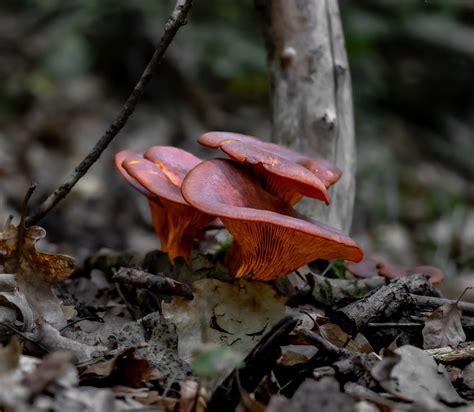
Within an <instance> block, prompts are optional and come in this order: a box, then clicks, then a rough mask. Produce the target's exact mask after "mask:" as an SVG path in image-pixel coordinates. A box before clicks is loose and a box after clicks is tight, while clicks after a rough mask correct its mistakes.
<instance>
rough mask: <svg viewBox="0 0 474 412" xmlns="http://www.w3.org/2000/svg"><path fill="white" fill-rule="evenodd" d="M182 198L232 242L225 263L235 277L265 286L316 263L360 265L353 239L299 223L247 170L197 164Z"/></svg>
mask: <svg viewBox="0 0 474 412" xmlns="http://www.w3.org/2000/svg"><path fill="white" fill-rule="evenodd" d="M181 192H182V194H183V197H184V199H185V200H186V201H187V202H188V203H189V204H190V205H192V206H194V207H195V208H196V209H199V210H200V211H201V212H203V213H206V214H209V215H215V216H218V217H219V218H220V219H221V220H222V222H223V223H224V225H225V227H226V228H227V230H228V231H229V232H230V233H231V234H232V236H233V237H234V242H233V244H232V246H231V247H230V249H229V251H228V252H227V255H226V257H225V262H224V263H225V264H226V266H227V267H228V268H229V271H230V273H231V274H232V275H233V276H234V277H247V278H249V279H254V280H263V281H269V280H272V279H276V278H279V277H281V276H284V275H286V274H288V273H290V272H292V271H293V270H295V269H297V268H299V267H301V266H303V265H304V264H306V263H308V262H310V261H312V260H315V259H319V258H321V259H347V260H352V261H359V260H360V259H362V256H363V253H362V250H361V248H360V247H359V246H358V245H357V244H356V243H355V242H354V241H353V240H352V239H351V238H349V237H348V236H347V235H345V234H344V233H342V232H340V231H339V230H337V229H335V228H332V227H329V226H326V225H323V224H321V223H318V222H313V221H309V220H303V219H301V218H300V217H301V215H299V214H298V213H296V211H295V210H294V209H293V208H292V207H291V206H290V205H289V204H288V203H287V202H285V201H283V200H280V199H278V198H276V197H275V196H273V195H272V194H270V193H268V192H267V191H265V190H264V189H263V188H262V187H261V186H260V184H259V183H258V181H257V179H256V178H255V176H254V174H253V172H252V171H251V170H248V169H247V168H245V167H244V166H242V165H240V164H238V163H236V162H233V161H231V160H224V159H214V160H208V161H204V162H201V163H200V164H199V165H197V166H196V167H195V168H194V169H192V170H191V171H190V172H189V173H188V174H187V176H186V177H185V179H184V180H183V183H182V186H181ZM296 216H298V217H296Z"/></svg>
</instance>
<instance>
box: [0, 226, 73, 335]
mask: <svg viewBox="0 0 474 412" xmlns="http://www.w3.org/2000/svg"><path fill="white" fill-rule="evenodd" d="M18 236H19V228H18V226H15V225H12V224H9V225H8V226H7V227H6V228H5V230H4V231H3V232H0V266H3V268H4V271H5V272H7V273H15V274H16V281H17V284H18V289H19V291H20V292H21V293H23V294H24V295H25V297H26V299H27V301H28V303H29V305H30V306H31V309H32V311H33V314H34V317H35V320H36V319H38V318H40V317H41V318H43V319H44V320H46V321H47V322H48V323H50V324H52V325H53V326H56V327H58V328H60V327H63V326H65V323H66V321H65V319H64V314H63V312H62V310H61V306H60V302H59V300H58V298H57V297H56V296H55V295H54V293H53V291H52V289H51V284H52V283H54V282H62V281H64V280H65V279H67V278H68V277H69V276H70V275H71V273H72V272H73V270H74V266H75V261H74V259H73V258H71V257H69V256H66V255H57V254H50V253H43V252H38V251H37V250H36V243H37V242H38V240H40V239H42V238H44V237H45V236H46V231H45V230H44V229H43V228H41V227H39V226H32V227H30V228H27V229H25V233H24V242H23V244H22V245H21V250H20V251H18Z"/></svg>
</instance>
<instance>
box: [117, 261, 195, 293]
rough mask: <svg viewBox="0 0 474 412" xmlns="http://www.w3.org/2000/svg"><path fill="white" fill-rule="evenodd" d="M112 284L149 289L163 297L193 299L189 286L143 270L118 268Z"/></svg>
mask: <svg viewBox="0 0 474 412" xmlns="http://www.w3.org/2000/svg"><path fill="white" fill-rule="evenodd" d="M112 280H113V281H114V282H120V283H128V284H129V285H133V286H135V287H138V288H143V289H149V290H151V291H153V292H155V293H160V294H164V295H177V296H184V297H185V298H188V299H192V298H193V290H192V289H191V287H190V286H189V285H186V284H184V283H181V282H178V281H176V280H174V279H171V278H169V277H166V276H165V275H163V274H156V275H152V274H151V273H148V272H145V271H143V270H138V269H133V268H120V269H119V270H118V272H117V273H115V274H114V276H113V277H112Z"/></svg>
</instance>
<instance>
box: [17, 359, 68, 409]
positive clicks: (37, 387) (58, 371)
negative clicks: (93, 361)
mask: <svg viewBox="0 0 474 412" xmlns="http://www.w3.org/2000/svg"><path fill="white" fill-rule="evenodd" d="M72 358H73V356H72V354H71V353H69V352H53V353H50V354H48V355H46V356H45V357H44V359H43V360H42V362H41V363H40V364H39V365H38V366H37V367H36V369H35V370H34V371H33V372H31V373H29V374H28V375H27V376H25V378H24V379H23V385H24V386H25V387H26V388H27V390H28V400H29V402H32V401H33V399H34V398H36V396H38V395H39V394H40V393H41V392H43V391H44V390H45V389H46V388H47V387H48V386H49V385H51V384H52V383H54V382H56V380H57V379H58V378H59V377H60V376H62V375H63V374H64V373H65V372H66V371H67V370H68V369H70V368H73V365H72V363H71V361H72Z"/></svg>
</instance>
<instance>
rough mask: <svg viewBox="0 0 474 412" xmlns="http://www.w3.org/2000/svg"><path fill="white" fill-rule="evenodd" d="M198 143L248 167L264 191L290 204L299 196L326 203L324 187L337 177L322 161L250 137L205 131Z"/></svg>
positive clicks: (329, 164)
mask: <svg viewBox="0 0 474 412" xmlns="http://www.w3.org/2000/svg"><path fill="white" fill-rule="evenodd" d="M198 142H199V143H200V144H202V145H204V146H207V147H211V148H214V149H217V148H220V149H221V150H222V151H223V152H224V153H226V154H227V155H228V156H229V157H230V158H231V159H233V160H235V161H238V162H240V163H243V164H246V165H248V166H250V167H251V168H252V169H253V170H254V171H255V173H256V174H257V176H258V177H259V180H260V182H261V184H262V186H263V187H264V188H265V189H266V190H267V191H269V192H270V193H272V194H273V195H274V196H276V197H278V198H280V199H282V200H284V201H286V202H288V203H290V204H292V205H293V204H295V203H297V202H298V201H299V200H300V199H301V198H302V196H308V197H312V198H315V199H319V200H323V201H324V202H326V203H329V194H328V192H327V189H328V188H329V187H330V186H331V185H332V184H334V183H335V182H337V180H338V179H339V178H340V177H341V171H340V170H339V169H338V168H337V167H336V166H334V165H333V164H332V163H330V162H328V161H326V160H323V159H312V158H309V157H307V156H303V155H301V154H299V153H297V152H295V151H293V150H290V149H288V148H286V147H283V146H279V145H277V144H274V143H269V142H265V141H262V140H259V139H257V138H255V137H252V136H246V135H243V134H238V133H230V132H208V133H204V134H203V135H201V136H200V137H199V138H198Z"/></svg>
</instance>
